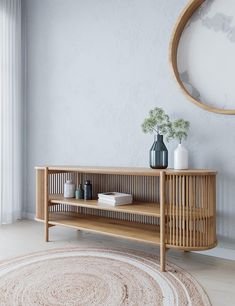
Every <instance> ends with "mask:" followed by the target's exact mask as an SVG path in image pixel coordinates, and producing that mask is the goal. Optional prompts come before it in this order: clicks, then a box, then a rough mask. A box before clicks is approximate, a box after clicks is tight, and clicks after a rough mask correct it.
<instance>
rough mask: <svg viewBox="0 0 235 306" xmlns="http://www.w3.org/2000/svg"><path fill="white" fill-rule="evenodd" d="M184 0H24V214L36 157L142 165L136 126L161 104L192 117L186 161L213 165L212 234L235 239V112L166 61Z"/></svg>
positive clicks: (31, 200)
mask: <svg viewBox="0 0 235 306" xmlns="http://www.w3.org/2000/svg"><path fill="white" fill-rule="evenodd" d="M186 3H187V0H177V1H162V0H144V1H143V0H99V1H97V0H40V1H38V0H25V4H26V9H25V12H24V13H25V20H26V26H27V32H26V46H27V57H26V58H27V69H26V72H27V143H28V146H27V152H26V159H27V180H28V193H27V195H28V201H27V211H28V213H33V212H34V211H35V182H34V181H35V176H34V166H35V165H44V164H79V165H109V166H148V150H149V148H150V146H151V144H152V140H153V139H152V136H148V135H147V136H146V135H144V134H143V133H142V132H141V129H140V125H141V123H142V121H143V119H144V117H145V116H146V115H147V112H148V111H149V110H150V109H151V108H153V107H155V106H162V107H164V108H165V110H166V111H167V112H168V113H169V114H170V115H171V116H172V117H173V118H174V117H179V116H182V117H183V118H186V119H188V120H190V121H191V132H190V136H189V139H188V141H187V147H188V148H189V150H190V166H191V167H197V168H204V167H206V168H213V169H217V170H218V172H219V175H218V206H217V207H218V208H217V211H218V234H219V237H220V239H221V241H223V243H224V244H225V243H229V247H234V248H235V246H234V237H235V228H234V226H233V222H234V218H235V205H234V199H235V173H234V170H235V159H234V151H235V135H234V133H233V131H234V130H235V119H234V117H229V116H221V115H216V114H213V113H209V112H206V111H204V110H202V109H200V108H198V107H196V106H195V105H193V104H191V103H190V102H189V101H188V100H187V99H186V98H185V97H184V96H183V95H182V93H181V92H180V91H179V89H178V87H177V85H176V83H175V81H174V80H173V78H172V76H171V72H170V68H169V63H168V44H169V38H170V35H171V31H172V28H173V25H174V23H175V21H176V19H177V16H178V15H179V13H180V11H181V9H182V8H183V6H184V5H185V4H186ZM175 145H176V144H175V143H172V144H170V145H168V149H169V153H170V166H172V153H173V148H174V146H175Z"/></svg>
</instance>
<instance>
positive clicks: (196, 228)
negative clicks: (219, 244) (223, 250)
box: [165, 174, 216, 248]
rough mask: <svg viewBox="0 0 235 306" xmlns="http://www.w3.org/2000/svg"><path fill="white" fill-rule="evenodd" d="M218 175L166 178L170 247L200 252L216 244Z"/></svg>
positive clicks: (168, 176) (167, 227) (167, 224)
mask: <svg viewBox="0 0 235 306" xmlns="http://www.w3.org/2000/svg"><path fill="white" fill-rule="evenodd" d="M215 192H216V177H215V175H197V176H194V175H190V174H189V175H179V174H175V175H174V174H172V175H167V176H166V203H165V204H166V206H165V207H166V240H167V241H166V243H167V244H168V245H171V246H175V247H179V248H200V247H208V246H212V245H214V244H215V243H216V230H215V229H216V218H215V216H216V211H215V203H216V194H215Z"/></svg>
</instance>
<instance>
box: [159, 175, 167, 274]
mask: <svg viewBox="0 0 235 306" xmlns="http://www.w3.org/2000/svg"><path fill="white" fill-rule="evenodd" d="M165 221H166V220H165V172H164V171H162V172H161V173H160V267H161V271H162V272H164V271H165V254H166V245H165Z"/></svg>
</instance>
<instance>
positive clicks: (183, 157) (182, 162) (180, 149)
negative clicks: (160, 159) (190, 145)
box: [174, 143, 188, 170]
mask: <svg viewBox="0 0 235 306" xmlns="http://www.w3.org/2000/svg"><path fill="white" fill-rule="evenodd" d="M174 169H176V170H183V169H188V150H187V149H186V148H185V147H184V146H183V145H182V144H181V143H179V144H178V146H177V148H176V149H175V151H174Z"/></svg>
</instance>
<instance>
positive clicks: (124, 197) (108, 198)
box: [98, 192, 133, 204]
mask: <svg viewBox="0 0 235 306" xmlns="http://www.w3.org/2000/svg"><path fill="white" fill-rule="evenodd" d="M98 198H99V203H101V202H103V203H104V202H105V203H107V204H130V203H132V201H133V197H132V195H131V194H129V193H121V192H105V193H99V194H98Z"/></svg>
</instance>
